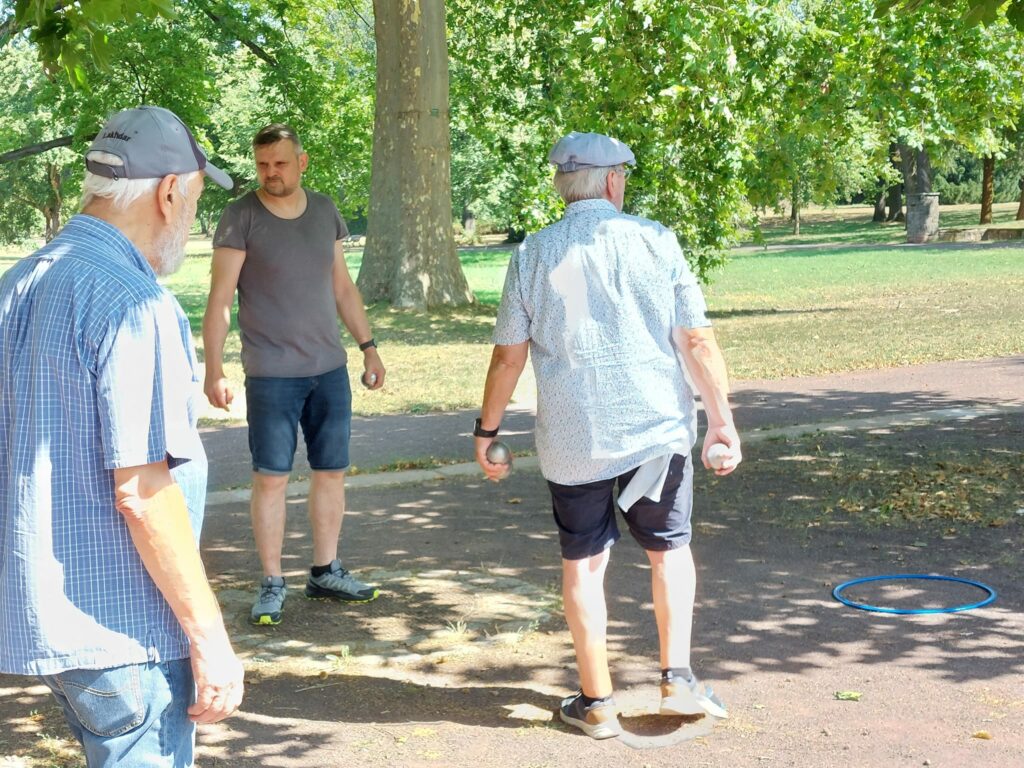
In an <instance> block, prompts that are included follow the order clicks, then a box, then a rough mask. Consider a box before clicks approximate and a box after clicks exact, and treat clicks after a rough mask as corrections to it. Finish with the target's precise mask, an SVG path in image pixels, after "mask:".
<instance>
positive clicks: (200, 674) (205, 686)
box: [188, 626, 245, 723]
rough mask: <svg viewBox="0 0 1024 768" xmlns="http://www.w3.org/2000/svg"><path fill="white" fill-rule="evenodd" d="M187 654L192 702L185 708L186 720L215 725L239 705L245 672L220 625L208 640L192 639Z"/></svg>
mask: <svg viewBox="0 0 1024 768" xmlns="http://www.w3.org/2000/svg"><path fill="white" fill-rule="evenodd" d="M191 654H192V656H191V662H192V676H193V677H194V678H195V684H196V701H195V703H194V704H193V705H192V706H190V707H189V708H188V714H189V719H190V720H192V722H195V723H216V722H219V721H220V720H223V719H224V718H226V717H230V716H231V715H233V714H234V713H235V711H236V710H237V709H238V707H239V706H240V705H241V703H242V694H243V693H244V692H245V683H244V677H245V670H243V669H242V662H240V661H239V660H238V657H237V656H235V652H234V650H233V649H232V648H231V641H230V640H228V636H227V632H226V631H225V630H224V628H223V626H221V627H220V628H218V629H216V630H214V631H213V632H211V636H210V637H209V638H206V637H193V638H192V650H191Z"/></svg>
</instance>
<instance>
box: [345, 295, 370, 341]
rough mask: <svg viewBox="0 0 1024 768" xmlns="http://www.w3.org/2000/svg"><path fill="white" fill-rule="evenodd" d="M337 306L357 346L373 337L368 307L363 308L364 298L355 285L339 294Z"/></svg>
mask: <svg viewBox="0 0 1024 768" xmlns="http://www.w3.org/2000/svg"><path fill="white" fill-rule="evenodd" d="M336 304H337V307H338V317H340V318H341V322H342V323H344V324H345V327H346V328H348V332H349V333H350V334H352V338H353V339H354V340H355V342H356V343H357V344H362V343H363V342H364V341H369V340H370V339H371V338H372V337H373V332H372V331H371V330H370V319H369V318H368V317H367V316H366V307H365V306H363V296H362V294H360V293H359V289H358V288H356V287H355V285H354V284H352V283H349V284H348V285H347V286H346V287H345V289H344V290H341V291H339V292H338V293H337V298H336Z"/></svg>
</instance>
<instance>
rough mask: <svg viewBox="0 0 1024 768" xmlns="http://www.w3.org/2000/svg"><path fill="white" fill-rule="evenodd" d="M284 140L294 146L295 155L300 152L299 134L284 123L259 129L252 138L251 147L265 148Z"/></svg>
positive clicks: (272, 124)
mask: <svg viewBox="0 0 1024 768" xmlns="http://www.w3.org/2000/svg"><path fill="white" fill-rule="evenodd" d="M285 140H287V141H290V142H291V143H292V144H294V145H295V151H296V153H298V152H301V151H302V141H301V140H300V139H299V134H297V133H296V132H295V129H294V128H292V127H291V126H290V125H288V124H286V123H271V124H270V125H265V126H263V127H262V128H260V129H259V130H258V131H257V132H256V135H255V136H253V137H252V146H253V149H255V148H256V147H266V146H268V145H270V144H277V142H279V141H285Z"/></svg>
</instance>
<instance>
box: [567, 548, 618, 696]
mask: <svg viewBox="0 0 1024 768" xmlns="http://www.w3.org/2000/svg"><path fill="white" fill-rule="evenodd" d="M608 558H609V550H607V549H606V550H604V551H603V552H601V554H599V555H594V556H593V557H588V558H586V559H584V560H562V599H563V601H564V603H565V619H566V622H567V623H568V624H569V631H570V632H571V633H572V644H573V648H575V650H576V665H577V667H578V668H579V673H580V686H581V687H582V688H583V693H584V694H586V695H587V696H591V697H593V698H603V697H604V696H609V695H611V692H612V679H611V675H610V674H609V672H608V647H607V637H608V608H607V606H606V604H605V599H604V572H605V569H606V568H607V566H608Z"/></svg>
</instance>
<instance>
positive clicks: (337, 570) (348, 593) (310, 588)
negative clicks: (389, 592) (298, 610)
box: [306, 560, 380, 603]
mask: <svg viewBox="0 0 1024 768" xmlns="http://www.w3.org/2000/svg"><path fill="white" fill-rule="evenodd" d="M379 594H380V590H378V589H377V587H371V586H369V585H368V584H364V583H363V582H361V581H360V580H359V579H357V578H356V577H355V576H353V575H352V574H351V573H349V572H348V571H346V570H345V569H344V568H342V567H341V561H340V560H332V561H331V570H330V571H328V572H327V573H325V574H323V575H321V576H314V575H313V574H312V573H310V574H309V578H308V579H307V580H306V597H331V598H334V599H335V600H343V601H345V602H346V603H368V602H370V601H371V600H375V599H376V598H377V596H378V595H379Z"/></svg>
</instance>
